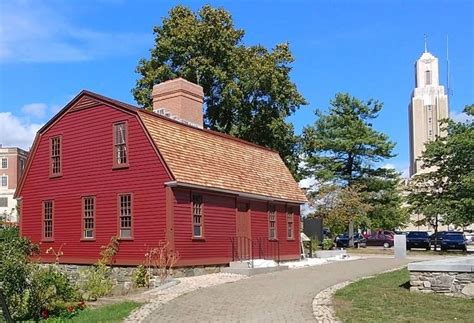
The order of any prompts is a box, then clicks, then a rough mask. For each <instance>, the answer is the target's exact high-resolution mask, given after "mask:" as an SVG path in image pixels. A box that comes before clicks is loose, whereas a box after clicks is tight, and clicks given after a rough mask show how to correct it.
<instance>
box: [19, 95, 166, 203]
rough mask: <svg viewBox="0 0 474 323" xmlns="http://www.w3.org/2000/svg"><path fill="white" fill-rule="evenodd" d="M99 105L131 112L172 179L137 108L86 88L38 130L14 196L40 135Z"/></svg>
mask: <svg viewBox="0 0 474 323" xmlns="http://www.w3.org/2000/svg"><path fill="white" fill-rule="evenodd" d="M100 106H107V107H110V108H112V109H118V110H120V111H122V112H125V113H128V114H132V115H134V116H135V118H136V120H137V121H138V123H139V124H140V126H141V127H142V129H143V132H144V133H145V135H146V137H147V139H148V141H149V142H150V144H151V145H152V147H153V149H154V150H155V152H156V154H157V157H158V159H159V160H160V162H161V163H162V164H163V165H164V167H165V170H166V172H167V174H168V176H169V177H170V179H174V177H173V174H172V173H171V171H170V169H169V167H168V165H167V164H166V162H165V160H164V159H163V158H162V156H161V153H160V152H159V150H158V147H157V145H156V143H155V142H154V141H153V140H152V139H151V137H150V134H149V131H148V129H147V128H146V127H145V126H144V125H143V122H142V120H141V119H140V117H139V116H138V114H137V111H136V110H137V108H135V107H133V106H130V105H128V104H125V103H122V102H119V101H115V100H112V99H109V98H106V97H103V96H101V95H98V94H95V93H93V92H89V91H86V90H83V91H81V92H80V93H79V94H78V95H77V96H76V97H75V98H73V99H72V100H71V101H70V102H69V103H68V104H67V105H66V106H65V107H64V108H63V109H61V110H60V111H59V112H58V113H57V114H56V115H55V116H54V117H53V118H51V119H50V120H49V121H48V122H47V123H46V124H45V125H44V126H43V127H42V128H41V129H40V130H38V132H37V134H36V136H35V139H34V141H33V145H32V148H31V152H30V154H29V155H28V158H27V162H26V166H25V171H24V172H23V175H22V176H21V178H20V180H19V183H18V186H17V189H16V191H15V194H14V198H21V196H22V193H21V192H22V188H23V184H24V181H25V178H26V177H27V176H28V173H29V169H30V167H31V163H32V161H33V160H34V158H35V154H36V150H37V147H38V145H39V142H40V141H41V138H42V136H43V135H44V134H45V133H46V132H47V131H48V130H49V129H50V128H51V127H52V126H53V125H54V124H56V123H58V122H59V121H60V120H61V119H62V118H63V117H64V116H66V115H67V114H70V113H75V112H78V111H82V110H85V109H91V108H96V107H100Z"/></svg>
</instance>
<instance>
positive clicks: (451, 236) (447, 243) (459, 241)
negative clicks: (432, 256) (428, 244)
mask: <svg viewBox="0 0 474 323" xmlns="http://www.w3.org/2000/svg"><path fill="white" fill-rule="evenodd" d="M448 249H458V250H462V251H467V247H466V238H464V235H463V234H462V232H445V233H444V234H443V240H442V241H441V250H443V251H444V250H448Z"/></svg>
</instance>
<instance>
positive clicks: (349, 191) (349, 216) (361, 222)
mask: <svg viewBox="0 0 474 323" xmlns="http://www.w3.org/2000/svg"><path fill="white" fill-rule="evenodd" d="M361 189H362V187H360V186H358V185H353V186H347V187H340V186H337V185H325V186H324V187H322V188H321V189H320V190H319V191H318V192H317V196H315V197H316V199H317V200H318V201H319V207H318V208H317V211H316V214H315V215H316V216H319V217H321V218H323V220H324V225H325V226H327V227H329V229H330V230H331V232H333V233H335V234H340V233H343V232H344V231H346V230H347V227H348V226H349V224H350V223H351V222H352V223H353V224H354V225H355V226H357V227H358V226H366V225H367V224H368V222H369V221H370V220H369V219H368V214H369V212H370V211H372V209H373V207H372V206H371V205H370V204H368V203H367V202H366V201H365V200H364V198H363V195H362V194H361Z"/></svg>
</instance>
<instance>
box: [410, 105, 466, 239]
mask: <svg viewBox="0 0 474 323" xmlns="http://www.w3.org/2000/svg"><path fill="white" fill-rule="evenodd" d="M464 112H465V113H466V114H467V115H468V116H470V119H469V120H467V121H466V122H454V121H453V120H444V121H443V123H442V134H443V135H441V136H437V137H436V139H435V140H434V141H432V142H429V143H427V144H426V145H425V151H424V152H423V154H422V156H421V158H420V161H421V162H422V168H423V169H424V170H425V171H426V172H423V173H420V174H418V175H415V176H414V177H413V180H412V182H411V185H410V193H409V198H408V202H409V205H410V209H411V211H412V212H414V213H417V214H422V215H423V219H424V222H425V223H430V224H432V225H437V223H438V222H442V223H445V224H454V225H456V226H460V227H462V226H467V225H470V224H472V223H474V121H473V119H472V117H473V116H474V105H469V106H466V107H465V108H464ZM444 134H445V135H444ZM435 231H437V228H436V227H435Z"/></svg>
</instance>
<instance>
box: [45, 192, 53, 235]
mask: <svg viewBox="0 0 474 323" xmlns="http://www.w3.org/2000/svg"><path fill="white" fill-rule="evenodd" d="M43 238H44V239H52V238H53V201H44V202H43Z"/></svg>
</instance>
